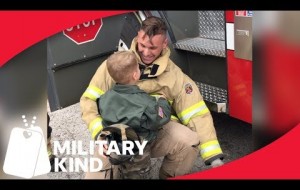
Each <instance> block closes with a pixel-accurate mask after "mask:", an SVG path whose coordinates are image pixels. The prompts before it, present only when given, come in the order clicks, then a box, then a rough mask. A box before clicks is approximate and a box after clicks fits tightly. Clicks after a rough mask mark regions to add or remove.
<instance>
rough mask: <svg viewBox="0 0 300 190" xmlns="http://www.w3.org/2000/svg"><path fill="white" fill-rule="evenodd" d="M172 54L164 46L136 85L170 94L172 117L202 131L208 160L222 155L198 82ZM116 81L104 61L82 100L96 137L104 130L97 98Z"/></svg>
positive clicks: (202, 149) (134, 44)
mask: <svg viewBox="0 0 300 190" xmlns="http://www.w3.org/2000/svg"><path fill="white" fill-rule="evenodd" d="M136 47H137V42H136V39H134V40H133V42H132V45H131V48H130V50H132V51H134V52H135V53H136V55H137V56H138V53H137V52H136ZM169 56H170V50H169V48H166V49H164V50H163V52H162V54H161V56H160V57H158V59H156V60H155V61H154V63H153V64H152V65H151V66H148V67H145V69H144V70H143V72H141V74H142V76H141V80H139V81H138V84H137V85H138V86H139V87H140V88H141V89H142V90H145V91H146V92H147V93H149V94H151V95H155V94H163V95H165V97H167V99H168V101H169V102H170V104H171V105H172V108H173V109H174V111H175V112H174V114H173V115H172V116H171V118H172V120H177V121H178V122H180V123H182V124H183V125H186V126H187V127H189V128H190V129H191V130H194V131H196V132H197V133H198V134H199V137H200V145H199V149H200V154H201V156H202V158H203V159H204V161H205V163H210V161H212V160H214V159H216V158H220V157H223V153H222V150H221V147H220V145H219V142H218V140H217V136H216V132H215V128H214V124H213V119H212V116H211V114H210V111H209V110H208V108H207V107H206V105H205V102H204V101H203V98H202V96H201V94H200V92H199V89H198V87H197V86H196V84H195V82H194V81H193V80H191V79H190V78H189V77H188V76H187V75H185V74H184V73H183V72H182V71H181V69H180V68H179V67H178V66H177V65H176V64H174V63H173V62H172V61H171V60H170V58H169ZM138 57H139V56H138ZM139 61H140V60H139ZM140 62H141V61H140ZM114 83H115V82H114V81H113V79H112V78H111V77H110V75H109V73H108V71H107V68H106V61H104V62H103V63H102V64H101V65H100V66H99V68H98V69H97V71H96V73H95V74H94V76H93V78H92V80H91V81H90V84H89V86H88V87H87V89H86V91H85V92H84V93H83V95H82V97H81V99H80V106H81V111H82V118H83V120H84V121H85V122H86V123H87V125H88V129H89V131H90V132H91V134H92V138H93V139H94V138H95V137H96V136H97V134H99V132H100V131H101V130H102V129H103V126H102V118H101V116H100V115H99V113H98V108H97V102H96V101H97V99H98V98H99V97H100V96H101V95H103V94H104V93H105V92H106V91H107V90H108V89H110V88H111V87H112V85H113V84H114Z"/></svg>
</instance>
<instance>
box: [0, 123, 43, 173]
mask: <svg viewBox="0 0 300 190" xmlns="http://www.w3.org/2000/svg"><path fill="white" fill-rule="evenodd" d="M42 143H44V142H43V135H42V134H41V133H40V132H38V131H37V130H32V129H30V128H27V129H25V128H19V127H15V128H13V130H12V132H11V134H10V138H9V143H8V147H7V151H6V156H5V161H4V166H3V170H4V172H5V173H7V174H10V175H14V176H17V177H22V178H32V177H33V176H35V170H36V166H37V163H38V158H39V152H40V149H41V145H42Z"/></svg>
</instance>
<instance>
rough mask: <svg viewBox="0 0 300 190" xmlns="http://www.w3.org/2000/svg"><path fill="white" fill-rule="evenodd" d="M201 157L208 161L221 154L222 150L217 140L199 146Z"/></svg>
mask: <svg viewBox="0 0 300 190" xmlns="http://www.w3.org/2000/svg"><path fill="white" fill-rule="evenodd" d="M199 148H200V150H201V151H200V154H201V157H202V158H203V159H204V160H206V159H208V158H210V157H212V156H214V155H217V154H221V153H222V150H221V147H220V144H219V142H218V141H217V140H213V141H209V142H207V143H204V144H202V145H200V146H199Z"/></svg>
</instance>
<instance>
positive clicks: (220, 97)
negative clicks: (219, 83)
mask: <svg viewBox="0 0 300 190" xmlns="http://www.w3.org/2000/svg"><path fill="white" fill-rule="evenodd" d="M195 83H196V85H197V86H198V88H199V90H200V92H201V95H202V96H203V99H204V100H206V101H209V102H213V103H227V90H225V89H222V88H218V87H215V86H212V85H208V84H204V83H200V82H197V81H195Z"/></svg>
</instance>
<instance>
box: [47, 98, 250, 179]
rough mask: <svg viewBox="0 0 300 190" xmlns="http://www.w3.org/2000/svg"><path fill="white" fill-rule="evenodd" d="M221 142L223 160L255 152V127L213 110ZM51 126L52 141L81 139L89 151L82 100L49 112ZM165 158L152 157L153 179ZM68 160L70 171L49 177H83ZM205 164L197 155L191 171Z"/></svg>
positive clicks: (156, 177)
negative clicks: (82, 115)
mask: <svg viewBox="0 0 300 190" xmlns="http://www.w3.org/2000/svg"><path fill="white" fill-rule="evenodd" d="M212 115H213V118H214V123H215V127H216V130H217V134H218V138H219V142H220V144H221V147H222V149H223V152H224V154H225V159H224V162H225V163H228V162H231V161H233V160H236V159H238V158H241V157H243V156H245V155H247V154H249V153H251V152H252V150H253V149H252V128H251V125H250V124H248V123H245V122H243V121H240V120H237V119H234V118H232V117H229V116H228V115H227V114H220V113H214V112H212ZM49 116H50V126H51V127H52V129H53V130H52V139H51V142H52V145H53V141H59V142H60V144H62V143H63V142H64V141H66V140H67V141H72V140H76V141H82V142H83V150H85V151H86V150H88V147H89V141H90V133H89V131H88V130H87V127H86V125H85V123H84V122H83V121H82V119H81V112H80V106H79V103H77V104H74V105H72V106H69V107H66V108H64V109H61V110H57V111H54V112H49ZM59 157H61V158H69V157H77V158H81V159H82V158H86V157H87V156H82V155H66V154H63V155H60V156H59ZM161 162H162V158H158V159H152V160H151V165H152V166H151V168H152V170H151V172H150V175H149V178H150V179H158V171H159V167H160V165H161ZM69 164H70V163H69V161H68V159H67V160H66V168H67V170H68V172H51V173H49V174H48V178H50V179H83V178H84V175H85V174H84V172H82V171H80V172H70V170H69ZM209 168H210V167H208V166H205V165H204V162H203V161H202V160H201V158H200V157H198V158H197V160H196V162H195V165H194V167H193V169H192V173H194V172H198V171H203V170H206V169H209Z"/></svg>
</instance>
